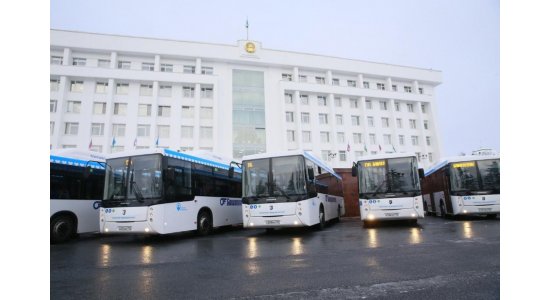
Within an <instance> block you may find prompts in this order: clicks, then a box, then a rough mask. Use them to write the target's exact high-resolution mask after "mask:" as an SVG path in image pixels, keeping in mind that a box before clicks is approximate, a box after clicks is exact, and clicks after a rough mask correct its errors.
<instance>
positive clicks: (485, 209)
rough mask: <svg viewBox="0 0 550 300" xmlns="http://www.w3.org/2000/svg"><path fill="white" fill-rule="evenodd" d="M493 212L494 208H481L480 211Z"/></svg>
mask: <svg viewBox="0 0 550 300" xmlns="http://www.w3.org/2000/svg"><path fill="white" fill-rule="evenodd" d="M491 210H493V209H492V208H480V209H479V211H480V212H487V211H491Z"/></svg>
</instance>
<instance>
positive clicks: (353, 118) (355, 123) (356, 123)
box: [351, 116, 361, 126]
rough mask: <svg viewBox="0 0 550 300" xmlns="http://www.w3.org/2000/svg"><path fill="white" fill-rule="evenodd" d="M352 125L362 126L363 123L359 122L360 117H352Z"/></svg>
mask: <svg viewBox="0 0 550 300" xmlns="http://www.w3.org/2000/svg"><path fill="white" fill-rule="evenodd" d="M351 125H353V126H360V125H361V122H360V121H359V116H351Z"/></svg>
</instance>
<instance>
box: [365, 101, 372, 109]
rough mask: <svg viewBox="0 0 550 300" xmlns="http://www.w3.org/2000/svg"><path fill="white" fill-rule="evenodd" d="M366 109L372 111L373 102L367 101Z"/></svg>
mask: <svg viewBox="0 0 550 300" xmlns="http://www.w3.org/2000/svg"><path fill="white" fill-rule="evenodd" d="M365 108H366V109H372V101H370V100H365Z"/></svg>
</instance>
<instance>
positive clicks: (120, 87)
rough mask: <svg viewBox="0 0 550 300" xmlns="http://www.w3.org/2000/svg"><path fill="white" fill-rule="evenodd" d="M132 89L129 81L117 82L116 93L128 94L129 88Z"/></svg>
mask: <svg viewBox="0 0 550 300" xmlns="http://www.w3.org/2000/svg"><path fill="white" fill-rule="evenodd" d="M129 89H130V84H128V83H117V84H116V94H117V95H128V90H129Z"/></svg>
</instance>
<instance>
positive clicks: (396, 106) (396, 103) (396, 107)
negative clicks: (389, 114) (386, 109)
mask: <svg viewBox="0 0 550 300" xmlns="http://www.w3.org/2000/svg"><path fill="white" fill-rule="evenodd" d="M395 111H399V102H395Z"/></svg>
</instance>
